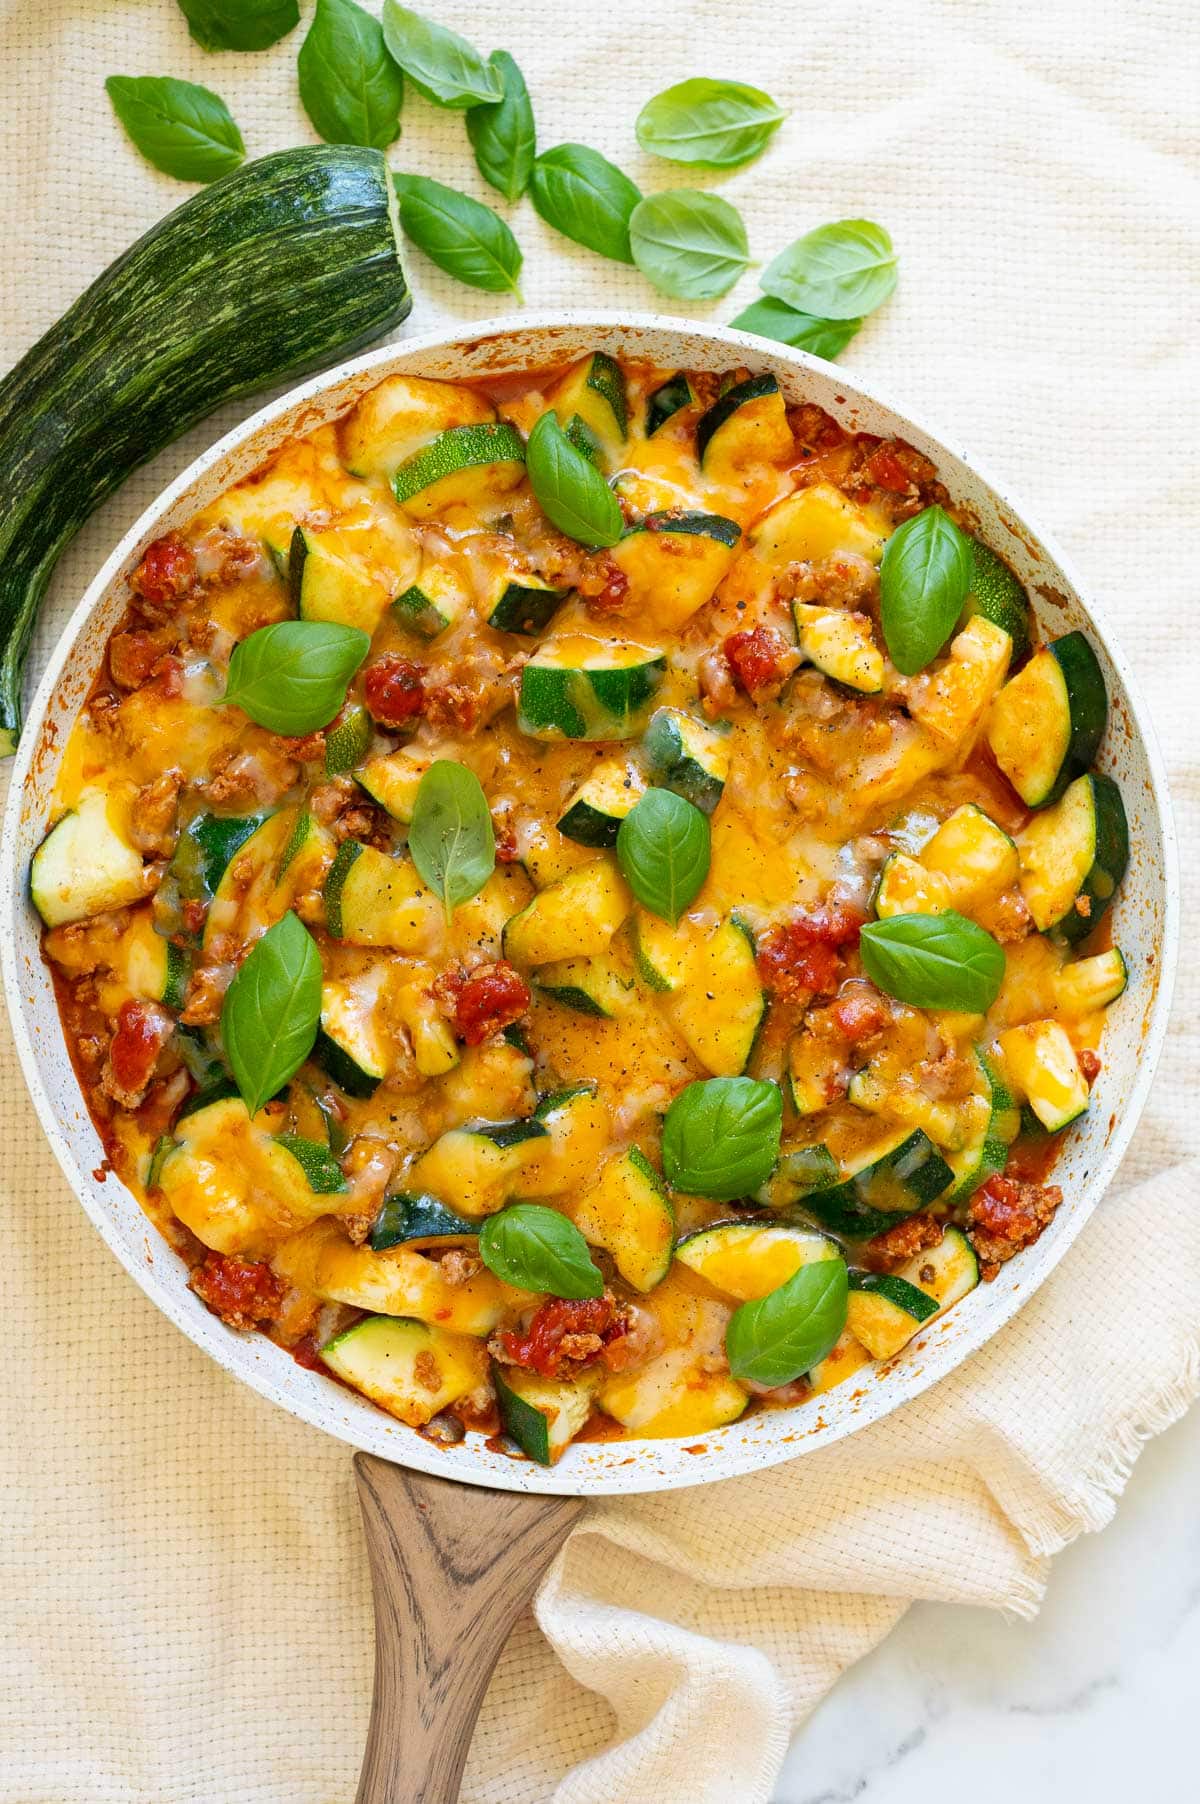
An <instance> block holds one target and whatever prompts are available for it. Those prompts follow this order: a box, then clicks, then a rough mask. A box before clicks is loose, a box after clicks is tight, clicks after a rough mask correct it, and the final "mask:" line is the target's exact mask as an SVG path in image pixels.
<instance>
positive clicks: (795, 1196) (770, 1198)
mask: <svg viewBox="0 0 1200 1804" xmlns="http://www.w3.org/2000/svg"><path fill="white" fill-rule="evenodd" d="M837 1181H838V1163H837V1160H836V1159H835V1158H834V1156H833V1154H832V1153H831V1152H830V1150H829V1148H828V1147H827V1146H825V1145H824V1144H822V1143H821V1142H820V1141H814V1142H813V1143H812V1144H811V1145H809V1146H792V1147H788V1148H787V1150H786V1151H785V1152H783V1153H782V1154H781V1155H780V1160H779V1163H778V1165H777V1166H776V1167H775V1169H774V1171H773V1172H772V1173H771V1175H770V1177H769V1178H768V1179H767V1181H766V1183H765V1184H763V1185H762V1187H761V1188H760V1189H759V1190H758V1191H757V1192H756V1193H755V1200H756V1201H757V1202H760V1203H762V1204H764V1205H765V1207H766V1208H768V1209H779V1210H788V1209H794V1208H795V1206H796V1204H797V1203H801V1202H803V1201H804V1198H805V1197H806V1196H808V1195H809V1194H810V1192H811V1191H813V1190H829V1189H830V1188H831V1187H832V1186H833V1185H834V1184H836V1183H837Z"/></svg>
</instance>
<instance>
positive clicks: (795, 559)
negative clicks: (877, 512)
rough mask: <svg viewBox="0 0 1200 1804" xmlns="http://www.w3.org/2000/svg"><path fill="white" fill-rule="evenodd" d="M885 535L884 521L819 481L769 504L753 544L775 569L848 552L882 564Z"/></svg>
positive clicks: (765, 561) (809, 562)
mask: <svg viewBox="0 0 1200 1804" xmlns="http://www.w3.org/2000/svg"><path fill="white" fill-rule="evenodd" d="M886 537H887V528H886V527H885V526H884V525H883V524H882V522H880V521H877V520H875V519H872V518H870V517H868V515H866V514H865V513H864V512H863V510H862V508H860V507H856V506H855V505H854V503H853V502H852V501H848V500H847V499H846V497H845V495H843V494H842V491H841V490H840V489H835V488H834V487H833V485H832V483H828V482H817V483H814V484H813V486H812V487H811V488H809V489H799V490H797V491H796V492H795V493H793V494H791V495H785V496H784V497H783V500H782V501H777V502H776V503H775V505H774V507H771V508H768V509H767V512H766V513H765V514H764V515H763V516H762V518H761V519H760V520H759V522H758V524H757V526H756V527H755V528H754V531H753V533H752V534H751V539H750V543H751V545H752V547H753V549H754V551H755V552H756V554H757V555H758V556H759V557H760V558H761V559H762V560H763V561H764V563H767V564H769V565H770V566H771V568H772V569H774V570H777V569H780V568H781V567H782V566H783V565H784V564H819V563H823V562H824V561H825V560H826V558H831V557H837V556H838V555H839V554H844V553H845V552H848V551H853V552H856V553H857V554H858V556H859V557H865V558H867V559H869V560H870V562H871V563H873V564H878V563H879V561H880V559H881V558H882V557H883V547H884V544H885V542H886Z"/></svg>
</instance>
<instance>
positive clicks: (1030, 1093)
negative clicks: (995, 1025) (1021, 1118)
mask: <svg viewBox="0 0 1200 1804" xmlns="http://www.w3.org/2000/svg"><path fill="white" fill-rule="evenodd" d="M996 1044H997V1045H998V1047H999V1049H1000V1056H1001V1058H1002V1059H1003V1060H1004V1068H1005V1070H1006V1071H1007V1073H1008V1075H1009V1077H1010V1078H1011V1080H1012V1087H1013V1089H1014V1091H1015V1092H1016V1094H1017V1096H1019V1097H1020V1098H1021V1099H1022V1100H1023V1101H1025V1102H1027V1103H1028V1104H1029V1106H1030V1108H1031V1109H1032V1110H1033V1112H1034V1114H1035V1115H1036V1116H1037V1118H1038V1120H1039V1121H1040V1122H1041V1124H1042V1126H1043V1127H1044V1128H1045V1129H1046V1130H1047V1131H1048V1132H1049V1133H1051V1134H1057V1133H1058V1132H1059V1130H1060V1129H1061V1128H1065V1127H1069V1126H1070V1124H1071V1122H1072V1121H1077V1120H1078V1119H1079V1117H1080V1116H1081V1115H1082V1114H1083V1113H1084V1111H1085V1109H1086V1108H1087V1106H1088V1102H1089V1100H1090V1096H1089V1091H1088V1082H1087V1079H1086V1078H1085V1077H1084V1075H1083V1072H1082V1071H1081V1070H1080V1069H1079V1060H1078V1058H1077V1057H1076V1056H1075V1048H1074V1047H1073V1046H1072V1044H1071V1042H1070V1040H1069V1039H1068V1037H1067V1033H1066V1030H1065V1028H1063V1027H1060V1026H1059V1024H1058V1022H1057V1021H1031V1022H1029V1023H1027V1024H1026V1025H1025V1026H1024V1027H1010V1028H1009V1030H1008V1032H1007V1033H1003V1034H1001V1035H1000V1038H999V1040H998V1041H997V1042H996Z"/></svg>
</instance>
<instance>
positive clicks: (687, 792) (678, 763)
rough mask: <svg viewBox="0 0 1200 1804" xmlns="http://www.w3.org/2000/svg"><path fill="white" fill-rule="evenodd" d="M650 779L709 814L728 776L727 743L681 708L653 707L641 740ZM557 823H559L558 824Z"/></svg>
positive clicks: (704, 723) (722, 734) (715, 729)
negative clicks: (653, 709)
mask: <svg viewBox="0 0 1200 1804" xmlns="http://www.w3.org/2000/svg"><path fill="white" fill-rule="evenodd" d="M642 751H643V753H644V755H645V759H646V764H647V766H648V768H649V772H650V779H651V781H652V782H653V783H656V784H658V785H659V787H660V788H662V789H673V790H674V791H675V793H676V795H681V796H682V797H683V799H684V801H685V802H690V803H691V804H692V806H693V807H694V808H699V809H700V811H701V812H702V813H703V814H711V813H712V812H713V810H714V809H715V807H716V805H717V803H718V802H719V801H720V800H721V796H722V794H723V793H724V790H725V779H726V777H727V776H728V775H729V740H728V738H727V736H726V735H725V734H724V733H722V732H720V731H719V730H718V729H717V728H716V727H710V726H709V725H708V724H707V723H706V722H705V721H703V720H697V719H696V717H695V715H694V714H687V713H685V712H684V710H683V709H682V708H656V709H655V711H654V713H653V714H652V715H651V716H650V724H649V726H648V727H647V728H646V733H645V737H644V738H643V740H642ZM560 824H561V823H560Z"/></svg>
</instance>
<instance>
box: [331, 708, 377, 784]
mask: <svg viewBox="0 0 1200 1804" xmlns="http://www.w3.org/2000/svg"><path fill="white" fill-rule="evenodd" d="M374 731H375V729H374V727H373V726H372V725H371V716H370V715H369V714H368V713H367V710H366V709H365V708H364V707H363V706H362V704H361V702H351V703H350V705H349V707H347V708H343V709H342V712H341V714H340V715H339V716H338V718H337V720H336V721H335V723H334V724H333V726H331V727H326V729H325V775H326V776H327V777H340V776H341V775H342V773H343V772H344V771H348V770H354V768H355V767H356V766H357V765H359V764H361V763H362V761H363V759H364V758H365V757H366V755H367V751H368V749H369V747H370V744H371V739H372V736H373V735H374Z"/></svg>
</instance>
